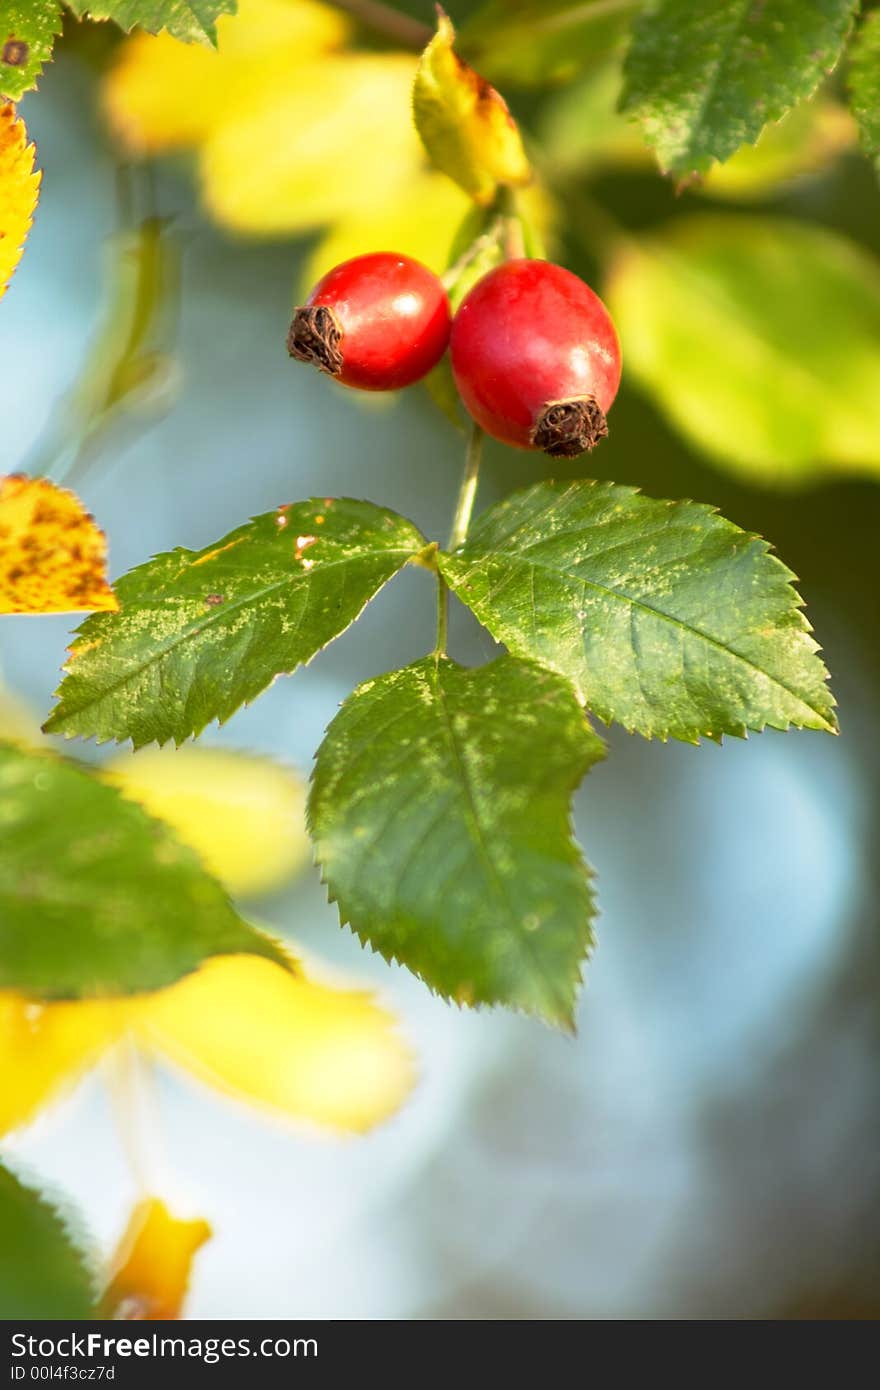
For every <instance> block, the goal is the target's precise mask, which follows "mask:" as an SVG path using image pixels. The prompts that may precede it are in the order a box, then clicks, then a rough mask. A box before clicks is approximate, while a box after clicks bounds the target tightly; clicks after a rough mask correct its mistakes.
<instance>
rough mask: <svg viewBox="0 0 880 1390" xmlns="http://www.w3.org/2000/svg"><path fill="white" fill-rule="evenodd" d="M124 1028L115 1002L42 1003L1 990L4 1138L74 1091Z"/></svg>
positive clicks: (1, 1127)
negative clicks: (70, 1091)
mask: <svg viewBox="0 0 880 1390" xmlns="http://www.w3.org/2000/svg"><path fill="white" fill-rule="evenodd" d="M123 1026H124V1024H123V1019H122V1015H121V1014H120V1012H119V1006H117V1005H115V1004H111V1003H107V1002H104V1001H101V1002H97V1003H96V1002H92V1001H90V1002H89V1003H85V1004H83V1003H79V1002H76V1003H67V1002H66V1001H65V1002H64V1003H59V1004H40V1003H36V1002H35V1001H34V1000H31V999H25V998H23V997H22V996H21V995H18V994H15V993H13V992H12V991H11V990H2V991H0V1075H2V1077H3V1084H2V1086H0V1135H2V1134H7V1133H8V1132H9V1131H10V1130H13V1129H18V1128H19V1126H20V1125H24V1124H28V1123H29V1122H30V1121H31V1120H32V1119H33V1118H34V1115H35V1114H36V1113H37V1112H38V1111H39V1110H41V1109H42V1108H43V1107H44V1106H46V1105H49V1104H51V1103H52V1102H53V1101H55V1100H58V1099H59V1098H60V1096H61V1095H63V1094H64V1092H65V1091H66V1090H68V1089H71V1088H72V1087H73V1086H74V1085H75V1084H76V1083H77V1081H79V1080H80V1078H81V1077H82V1076H83V1075H84V1074H85V1072H87V1071H89V1070H90V1069H91V1068H92V1067H93V1066H94V1065H95V1064H96V1062H97V1061H98V1059H99V1058H100V1056H101V1054H102V1053H103V1052H104V1051H105V1050H106V1048H107V1047H109V1046H110V1044H111V1043H112V1042H114V1041H115V1040H116V1038H117V1037H118V1036H119V1034H120V1032H121V1030H122V1028H123Z"/></svg>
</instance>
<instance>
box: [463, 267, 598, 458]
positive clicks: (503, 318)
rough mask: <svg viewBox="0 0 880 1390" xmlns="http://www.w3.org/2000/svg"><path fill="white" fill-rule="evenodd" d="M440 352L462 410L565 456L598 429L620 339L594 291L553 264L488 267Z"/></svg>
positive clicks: (500, 433)
mask: <svg viewBox="0 0 880 1390" xmlns="http://www.w3.org/2000/svg"><path fill="white" fill-rule="evenodd" d="M450 355H451V360H452V371H453V374H454V376H455V384H456V386H457V387H458V391H459V394H460V396H461V398H462V400H463V401H464V404H465V406H466V407H467V410H468V411H469V413H470V414H471V415H472V416H473V418H474V419H475V420H476V422H477V424H479V425H482V427H483V429H484V430H485V431H486V433H487V434H490V435H492V437H493V438H494V439H500V440H501V441H502V442H503V443H505V444H513V445H514V446H515V447H517V448H520V449H541V450H543V451H544V453H547V454H551V455H552V456H553V457H555V458H574V457H575V456H576V455H577V454H582V453H583V452H584V451H585V450H587V449H592V448H593V447H594V446H595V445H596V444H598V442H599V440H600V439H603V438H604V437H605V435H606V434H607V433H608V425H607V422H606V419H605V416H606V413H607V411H608V409H609V407H610V405H611V402H612V401H613V400H614V397H615V396H616V394H617V387H618V385H619V383H620V344H619V343H618V341H617V334H616V333H615V331H614V324H613V323H612V322H611V316H610V315H609V313H608V310H607V309H606V308H605V305H604V304H603V303H602V301H601V299H600V298H599V296H598V295H597V294H594V293H593V291H592V290H591V289H590V287H589V285H586V284H584V282H583V280H579V279H578V277H577V276H576V275H573V274H572V273H571V271H570V270H564V269H563V267H562V266H558V265H551V264H550V262H549V261H533V260H513V261H507V262H505V264H504V265H500V266H497V267H496V269H495V270H490V271H489V273H488V275H485V276H484V277H483V279H482V280H480V281H478V283H477V284H476V285H475V286H474V288H473V289H472V290H471V291H470V293H469V294H468V295H467V296H466V297H465V299H464V300H463V302H462V304H461V306H460V308H459V310H458V313H457V314H456V315H455V319H454V321H453V325H452V337H451V341H450Z"/></svg>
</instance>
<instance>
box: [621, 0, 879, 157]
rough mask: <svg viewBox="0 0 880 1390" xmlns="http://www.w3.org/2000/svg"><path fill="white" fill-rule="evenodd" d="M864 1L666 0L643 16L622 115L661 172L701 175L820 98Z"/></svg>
mask: <svg viewBox="0 0 880 1390" xmlns="http://www.w3.org/2000/svg"><path fill="white" fill-rule="evenodd" d="M857 9H858V0H811V3H810V4H804V0H700V3H698V4H695V3H694V0H659V3H658V4H656V5H654V6H653V7H652V8H651V9H650V10H649V11H648V12H647V13H646V14H644V15H642V16H641V17H640V18H639V19H637V20H636V23H635V26H634V30H633V40H632V45H631V47H630V50H629V53H628V55H627V59H626V65H625V74H626V86H625V90H624V97H623V109H624V110H625V111H628V112H631V113H633V114H634V115H635V116H637V117H638V119H639V121H640V123H641V127H642V131H643V134H644V136H645V139H646V140H647V142H648V144H649V145H651V146H653V148H654V149H655V150H656V152H657V158H658V159H659V161H660V166H661V168H662V169H663V170H664V171H665V172H668V173H673V174H677V175H678V176H680V177H684V176H687V175H688V174H692V173H703V172H705V171H706V170H707V169H708V168H709V166H710V165H711V163H712V161H713V160H716V159H718V160H724V159H727V157H728V155H731V154H733V152H734V151H735V150H737V149H739V147H740V145H743V144H746V143H751V142H753V141H755V140H756V139H757V137H758V136H759V134H760V133H761V130H762V128H763V127H764V126H765V125H766V124H767V122H768V121H778V120H779V119H780V117H781V116H784V115H785V112H786V111H788V110H789V108H790V107H792V106H793V105H794V104H795V102H798V101H800V100H801V99H802V98H803V97H807V96H809V95H810V94H811V92H814V91H815V90H816V88H817V87H818V85H819V83H820V82H821V81H822V78H823V77H824V76H825V74H826V73H828V72H830V71H831V69H832V68H833V67H834V65H835V64H836V62H837V60H838V58H839V57H840V54H841V51H842V49H843V46H844V43H845V42H846V39H847V36H848V34H849V32H850V28H851V26H852V23H853V16H854V15H855V12H856V10H857Z"/></svg>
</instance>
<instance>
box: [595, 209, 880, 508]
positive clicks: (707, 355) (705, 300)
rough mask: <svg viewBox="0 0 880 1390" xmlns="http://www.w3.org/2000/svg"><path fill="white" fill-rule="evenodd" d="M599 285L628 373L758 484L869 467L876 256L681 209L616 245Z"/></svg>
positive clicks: (877, 443)
mask: <svg viewBox="0 0 880 1390" xmlns="http://www.w3.org/2000/svg"><path fill="white" fill-rule="evenodd" d="M604 296H605V298H606V300H607V303H608V305H609V308H610V309H611V312H612V314H613V315H614V317H615V320H616V322H617V327H618V331H619V333H620V338H621V342H622V344H623V355H624V360H625V362H626V367H627V371H628V372H629V374H630V377H631V378H636V379H638V380H639V381H640V382H641V383H642V385H643V386H645V387H646V388H647V390H649V391H650V392H651V394H652V396H654V398H655V399H656V400H657V402H658V404H659V405H660V406H661V408H662V409H663V411H664V412H665V413H666V415H668V417H669V418H670V419H671V420H672V421H673V422H674V424H675V425H676V426H677V428H678V429H679V430H681V432H682V433H683V434H684V435H685V436H686V437H687V438H688V439H690V440H692V441H693V442H694V443H695V444H696V445H697V446H698V447H699V448H701V449H703V450H704V451H705V452H706V453H708V454H709V455H710V456H712V457H714V458H717V459H718V460H719V461H721V462H724V463H726V464H728V465H730V466H732V467H733V469H734V471H736V472H738V473H744V474H746V475H747V476H749V477H752V478H754V479H756V480H757V481H763V482H770V483H800V482H802V481H803V480H804V479H805V478H812V477H819V476H821V475H822V474H829V473H836V472H840V471H842V470H847V471H850V472H864V473H871V474H874V475H876V474H877V473H878V472H880V391H878V389H877V343H878V341H880V264H878V262H877V261H876V260H875V259H874V258H873V257H872V256H871V255H869V254H868V252H866V251H864V250H862V249H861V248H860V247H858V246H855V245H854V244H853V243H851V242H849V241H846V240H845V239H844V238H843V237H840V236H838V235H837V234H836V233H834V232H829V231H826V230H825V229H824V228H820V227H814V226H809V225H806V224H804V223H798V222H794V221H784V220H782V219H779V220H776V219H766V220H765V219H762V218H746V217H732V216H722V215H720V214H718V215H714V216H712V215H703V216H698V217H689V218H682V219H679V220H677V221H676V222H675V223H674V224H673V225H671V226H670V227H668V228H667V229H665V230H664V231H662V232H660V233H659V234H657V235H655V236H654V237H651V238H648V239H645V240H643V241H640V242H639V243H638V245H637V246H636V245H631V246H630V247H629V248H627V250H626V251H622V252H621V253H620V254H619V255H618V257H617V260H616V262H615V265H614V268H613V271H612V276H611V279H610V282H609V283H608V284H607V285H606V286H605V289H604Z"/></svg>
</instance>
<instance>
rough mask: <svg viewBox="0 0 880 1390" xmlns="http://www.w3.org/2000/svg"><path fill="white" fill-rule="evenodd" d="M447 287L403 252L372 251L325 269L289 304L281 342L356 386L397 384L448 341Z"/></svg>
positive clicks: (432, 361)
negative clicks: (296, 304) (304, 295)
mask: <svg viewBox="0 0 880 1390" xmlns="http://www.w3.org/2000/svg"><path fill="white" fill-rule="evenodd" d="M450 317H451V316H450V309H449V300H448V298H447V295H446V291H445V289H444V288H443V285H442V284H441V282H440V280H439V279H438V277H437V276H436V275H435V274H434V273H433V272H432V271H430V270H429V269H428V268H427V266H424V265H422V264H421V263H420V262H419V261H415V260H412V259H411V258H410V257H409V256H400V255H396V254H394V253H393V252H385V251H379V252H373V253H371V254H369V255H365V256H356V257H355V258H354V259H353V260H350V261H343V262H342V264H341V265H338V266H336V267H335V268H334V269H333V270H331V271H329V272H328V274H327V275H325V276H324V278H323V279H322V280H319V282H318V284H317V285H316V286H315V288H314V289H313V290H312V292H311V294H310V295H309V298H308V300H307V302H306V303H305V304H304V305H303V306H302V307H300V308H298V309H297V310H296V312H295V313H294V317H293V322H292V324H291V326H290V331H289V333H288V336H287V350H288V352H289V353H290V355H291V357H294V358H296V360H297V361H299V362H311V363H312V364H313V365H314V366H316V367H318V368H319V370H320V371H322V372H326V373H327V374H328V375H329V376H332V377H334V378H335V380H337V381H339V382H341V383H342V385H343V386H353V387H355V388H357V389H359V390H361V391H396V390H399V389H400V388H401V387H403V386H410V385H412V383H413V382H416V381H419V380H420V379H421V378H422V377H423V376H426V375H427V373H428V372H430V371H431V370H432V368H434V367H436V365H437V363H438V362H439V361H440V358H441V357H442V356H443V354H444V352H445V351H446V347H447V344H448V342H449V330H450Z"/></svg>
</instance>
